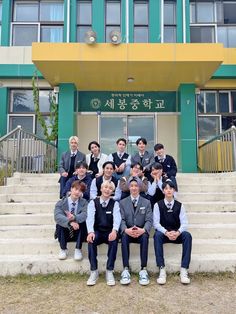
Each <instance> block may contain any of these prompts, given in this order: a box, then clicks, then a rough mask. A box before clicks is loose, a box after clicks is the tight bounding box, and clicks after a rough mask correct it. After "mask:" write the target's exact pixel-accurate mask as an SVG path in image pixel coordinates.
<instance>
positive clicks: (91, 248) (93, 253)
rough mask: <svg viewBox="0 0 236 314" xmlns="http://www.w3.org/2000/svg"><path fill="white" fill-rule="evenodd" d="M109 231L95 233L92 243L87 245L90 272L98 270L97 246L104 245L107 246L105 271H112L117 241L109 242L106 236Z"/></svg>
mask: <svg viewBox="0 0 236 314" xmlns="http://www.w3.org/2000/svg"><path fill="white" fill-rule="evenodd" d="M110 233H111V231H108V232H105V231H104V232H102V231H95V239H94V240H93V243H88V257H89V262H90V270H96V269H97V268H98V261H97V246H98V245H100V244H102V243H106V244H108V252H107V266H106V269H107V270H113V269H114V266H115V261H116V253H117V247H118V239H116V240H114V241H109V240H108V236H109V234H110Z"/></svg>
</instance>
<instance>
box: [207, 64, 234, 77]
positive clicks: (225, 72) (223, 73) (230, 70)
mask: <svg viewBox="0 0 236 314" xmlns="http://www.w3.org/2000/svg"><path fill="white" fill-rule="evenodd" d="M212 78H213V79H224V78H225V79H235V78H236V65H227V64H226V65H221V66H220V67H219V68H218V69H217V70H216V71H215V73H214V74H213V76H212Z"/></svg>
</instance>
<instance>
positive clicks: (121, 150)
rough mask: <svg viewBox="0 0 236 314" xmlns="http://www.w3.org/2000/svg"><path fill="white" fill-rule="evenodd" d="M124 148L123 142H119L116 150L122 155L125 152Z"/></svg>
mask: <svg viewBox="0 0 236 314" xmlns="http://www.w3.org/2000/svg"><path fill="white" fill-rule="evenodd" d="M125 147H126V145H125V142H123V141H119V143H118V144H117V149H118V151H119V152H122V153H123V152H124V151H125Z"/></svg>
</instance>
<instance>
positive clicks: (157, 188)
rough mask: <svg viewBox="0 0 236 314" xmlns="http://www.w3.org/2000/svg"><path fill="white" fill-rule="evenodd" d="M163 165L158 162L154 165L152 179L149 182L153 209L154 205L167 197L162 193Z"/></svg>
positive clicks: (148, 192)
mask: <svg viewBox="0 0 236 314" xmlns="http://www.w3.org/2000/svg"><path fill="white" fill-rule="evenodd" d="M162 184H163V182H162V165H161V164H160V163H158V162H155V163H154V164H152V167H151V179H150V180H149V181H148V191H147V195H148V199H149V200H150V202H151V205H152V208H153V207H154V204H155V203H156V202H158V201H160V200H162V199H163V198H164V197H165V196H164V193H163V192H162Z"/></svg>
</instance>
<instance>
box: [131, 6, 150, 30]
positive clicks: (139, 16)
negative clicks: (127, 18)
mask: <svg viewBox="0 0 236 314" xmlns="http://www.w3.org/2000/svg"><path fill="white" fill-rule="evenodd" d="M134 24H135V25H147V24H148V3H146V2H138V1H136V2H134Z"/></svg>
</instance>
